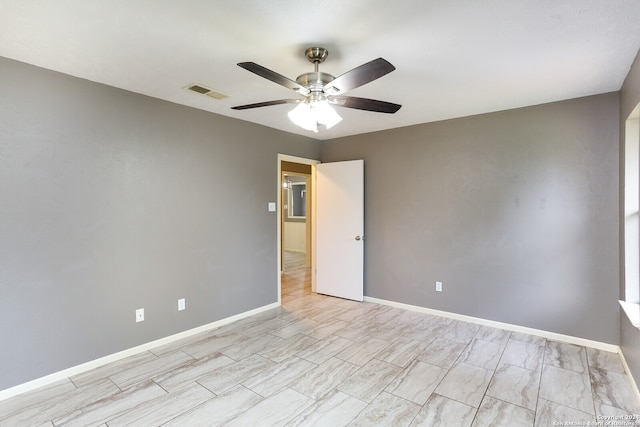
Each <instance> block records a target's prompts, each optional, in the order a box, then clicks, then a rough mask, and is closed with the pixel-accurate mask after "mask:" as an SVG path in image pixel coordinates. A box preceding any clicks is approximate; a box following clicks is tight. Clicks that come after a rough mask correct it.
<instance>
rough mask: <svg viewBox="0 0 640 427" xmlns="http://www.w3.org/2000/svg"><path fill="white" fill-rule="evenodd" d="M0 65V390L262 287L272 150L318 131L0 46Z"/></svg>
mask: <svg viewBox="0 0 640 427" xmlns="http://www.w3.org/2000/svg"><path fill="white" fill-rule="evenodd" d="M0 76H1V77H0V337H2V339H1V340H0V366H1V367H2V369H1V371H0V372H1V373H0V390H1V389H5V388H8V387H11V386H14V385H17V384H20V383H23V382H26V381H29V380H32V379H34V378H38V377H41V376H43V375H46V374H50V373H52V372H56V371H58V370H61V369H64V368H68V367H71V366H75V365H78V364H80V363H83V362H86V361H89V360H93V359H96V358H98V357H101V356H105V355H108V354H111V353H114V352H117V351H120V350H124V349H127V348H130V347H133V346H136V345H139V344H143V343H145V342H149V341H152V340H155V339H158V338H161V337H165V336H168V335H171V334H173V333H177V332H180V331H184V330H187V329H190V328H193V327H196V326H200V325H203V324H207V323H209V322H213V321H216V320H219V319H222V318H225V317H228V316H231V315H234V314H237V313H241V312H244V311H247V310H250V309H253V308H256V307H260V306H264V305H266V304H269V303H273V302H276V301H277V295H276V292H277V291H276V280H277V266H276V255H277V250H276V225H277V218H276V214H275V213H272V212H268V211H267V203H268V202H270V201H276V198H277V197H278V186H277V153H286V154H291V155H296V156H301V157H310V158H318V157H319V155H320V143H319V142H317V141H313V140H311V139H307V138H304V137H300V136H296V135H292V134H287V133H284V132H279V131H276V130H273V129H269V128H265V127H261V126H257V125H252V124H250V123H248V122H243V121H239V120H233V119H229V118H224V117H221V116H216V115H213V114H210V113H207V112H203V111H199V110H195V109H190V108H186V107H183V106H179V105H176V104H171V103H168V102H163V101H159V100H156V99H153V98H148V97H144V96H141V95H137V94H133V93H129V92H126V91H122V90H118V89H114V88H111V87H107V86H103V85H99V84H95V83H91V82H88V81H85V80H80V79H76V78H73V77H69V76H65V75H62V74H58V73H54V72H50V71H46V70H43V69H39V68H36V67H33V66H30V65H26V64H22V63H19V62H15V61H11V60H7V59H2V58H0ZM212 102H215V101H212ZM269 159H270V160H269ZM238 171H242V173H238ZM229 176H233V177H235V178H234V179H233V180H229V179H228V177H229ZM240 190H242V191H240ZM229 200H233V201H234V202H233V206H228V204H227V203H228V201H229ZM178 298H186V303H187V310H186V311H184V312H180V313H178V312H177V309H176V308H177V305H176V304H177V299H178ZM140 307H144V308H145V312H146V313H145V314H146V320H145V321H144V322H143V323H139V324H136V323H135V322H134V311H135V309H136V308H140Z"/></svg>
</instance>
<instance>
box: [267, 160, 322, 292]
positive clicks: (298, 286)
mask: <svg viewBox="0 0 640 427" xmlns="http://www.w3.org/2000/svg"><path fill="white" fill-rule="evenodd" d="M317 163H320V162H319V161H318V160H313V159H305V158H301V157H294V156H288V155H284V154H279V155H278V187H279V195H280V197H279V198H278V202H277V212H278V218H279V220H278V272H279V274H278V302H279V303H280V304H282V302H283V298H284V299H293V298H299V297H300V296H303V295H305V294H308V293H311V292H312V288H313V278H312V274H311V271H312V266H313V263H314V254H313V247H314V245H313V221H314V218H313V211H314V206H313V199H314V189H313V180H312V166H313V165H315V164H317Z"/></svg>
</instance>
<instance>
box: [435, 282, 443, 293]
mask: <svg viewBox="0 0 640 427" xmlns="http://www.w3.org/2000/svg"><path fill="white" fill-rule="evenodd" d="M436 292H442V282H436Z"/></svg>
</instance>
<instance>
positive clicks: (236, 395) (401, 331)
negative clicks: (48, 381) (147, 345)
mask: <svg viewBox="0 0 640 427" xmlns="http://www.w3.org/2000/svg"><path fill="white" fill-rule="evenodd" d="M285 265H286V264H285ZM633 414H640V402H639V401H638V400H637V398H636V396H635V394H634V392H633V389H632V387H631V384H630V382H629V379H628V377H627V375H626V374H625V371H624V368H623V364H622V362H621V360H620V358H619V356H618V355H617V354H614V353H607V352H603V351H599V350H596V349H593V348H585V347H581V346H576V345H572V344H566V343H561V342H553V341H547V340H545V339H544V338H540V337H537V336H531V335H526V334H521V333H515V332H509V331H505V330H501V329H494V328H489V327H486V326H479V325H476V324H471V323H466V322H461V321H457V320H452V319H447V318H441V317H436V316H432V315H428V314H422V313H416V312H411V311H406V310H402V309H398V308H393V307H389V306H383V305H378V304H371V303H357V302H353V301H348V300H342V299H338V298H332V297H328V296H323V295H317V294H313V293H311V289H310V282H309V272H308V270H307V269H305V268H304V264H300V263H298V265H297V266H296V267H295V268H290V269H287V267H285V273H284V274H283V278H282V307H279V308H276V309H273V310H269V311H266V312H263V313H260V314H257V315H255V316H252V317H250V318H245V319H242V320H239V321H237V322H234V323H232V324H229V325H225V326H223V327H220V328H216V329H213V330H210V331H207V332H204V333H201V334H198V335H196V336H193V337H189V338H187V339H184V340H182V341H180V342H175V343H171V344H168V345H165V346H163V347H158V348H155V349H153V350H150V351H147V352H144V353H141V354H137V355H135V356H132V357H130V358H128V359H124V360H121V361H118V362H115V363H112V364H109V365H106V366H103V367H100V368H97V369H95V370H92V371H89V372H86V373H83V374H80V375H77V376H75V377H71V378H68V379H66V380H64V381H60V382H58V383H56V384H52V385H50V386H47V387H44V388H42V389H38V390H35V391H31V392H28V393H25V394H23V395H19V396H16V397H13V398H11V399H7V400H5V401H2V402H0V426H87V425H91V426H110V427H111V426H125V425H133V426H161V425H162V426H218V425H228V426H331V427H335V426H346V425H349V426H393V427H396V426H454V427H462V426H510V427H513V426H553V425H560V424H557V423H559V422H573V423H576V424H574V425H578V424H577V423H579V422H582V421H584V422H587V421H591V422H593V421H596V420H600V421H602V420H606V419H609V420H610V419H613V418H611V417H618V418H617V419H618V420H623V421H629V419H628V417H632V416H633ZM599 417H609V418H599ZM631 421H632V422H628V423H627V424H619V425H635V424H633V420H631ZM638 424H639V425H640V423H638ZM584 425H587V424H584ZM611 425H615V424H611Z"/></svg>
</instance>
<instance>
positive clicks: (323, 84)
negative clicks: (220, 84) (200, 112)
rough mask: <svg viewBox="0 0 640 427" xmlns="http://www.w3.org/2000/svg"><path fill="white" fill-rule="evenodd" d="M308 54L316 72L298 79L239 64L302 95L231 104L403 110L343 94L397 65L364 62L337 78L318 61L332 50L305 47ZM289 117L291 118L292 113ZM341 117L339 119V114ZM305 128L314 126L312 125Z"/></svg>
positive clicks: (389, 104)
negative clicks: (291, 97) (325, 70)
mask: <svg viewBox="0 0 640 427" xmlns="http://www.w3.org/2000/svg"><path fill="white" fill-rule="evenodd" d="M305 56H306V57H307V59H308V60H309V62H311V63H313V66H314V70H313V72H309V73H303V74H300V75H299V76H298V77H297V78H296V80H295V81H294V80H291V79H289V78H287V77H285V76H283V75H281V74H278V73H276V72H275V71H272V70H270V69H268V68H265V67H263V66H262V65H258V64H256V63H255V62H240V63H238V66H240V67H242V68H244V69H245V70H247V71H251V72H252V73H254V74H257V75H259V76H260V77H263V78H265V79H267V80H271V81H272V82H274V83H276V84H279V85H281V86H284V87H286V88H288V89H291V90H293V91H294V92H296V93H297V94H298V95H300V96H302V97H303V98H302V99H279V100H275V101H266V102H258V103H255V104H247V105H239V106H236V107H232V109H234V110H247V109H250V108H258V107H268V106H272V105H280V104H305V105H307V106H310V107H311V108H314V109H315V108H317V107H316V104H318V103H321V104H326V106H321V107H322V109H324V110H325V111H326V107H328V104H332V105H337V106H340V107H344V108H352V109H356V110H366V111H373V112H378V113H389V114H393V113H395V112H396V111H398V110H399V109H400V107H401V105H399V104H394V103H391V102H386V101H378V100H375V99H368V98H357V97H353V96H343V94H344V93H345V92H347V91H349V90H352V89H355V88H358V87H360V86H363V85H365V84H367V83H370V82H372V81H374V80H376V79H378V78H380V77H382V76H384V75H386V74H388V73H390V72H391V71H393V70H395V69H396V68H395V67H394V66H393V65H391V63H389V62H388V61H387V60H385V59H383V58H378V59H374V60H373V61H369V62H367V63H365V64H362V65H360V66H359V67H356V68H354V69H352V70H350V71H347V72H346V73H344V74H342V75H340V76H338V77H334V76H332V75H331V74H328V73H322V72H320V71H318V68H319V67H318V66H319V64H321V63H322V62H324V61H325V60H326V59H327V57H328V56H329V51H328V50H327V49H325V48H323V47H310V48H308V49H307V50H305ZM333 114H335V112H333ZM289 116H290V117H291V114H290V115H289ZM338 119H340V118H339V117H338ZM340 120H341V119H340ZM318 122H319V123H323V122H322V121H320V120H318ZM314 123H315V122H314ZM314 126H315V125H314ZM328 127H329V125H327V128H328ZM305 128H313V126H309V127H305Z"/></svg>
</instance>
